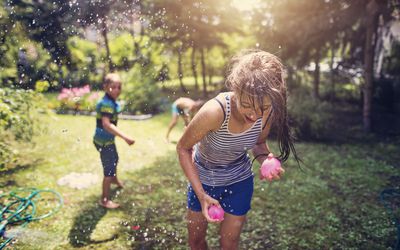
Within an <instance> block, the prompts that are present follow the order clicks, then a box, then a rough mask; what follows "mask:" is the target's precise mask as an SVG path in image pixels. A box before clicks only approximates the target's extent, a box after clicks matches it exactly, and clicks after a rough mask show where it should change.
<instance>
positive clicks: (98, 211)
mask: <svg viewBox="0 0 400 250" xmlns="http://www.w3.org/2000/svg"><path fill="white" fill-rule="evenodd" d="M117 190H118V189H112V190H111V196H112V197H113V196H115V194H116V191H117ZM98 199H99V197H97V196H96V197H95V198H92V199H90V201H91V202H87V204H93V205H91V206H89V207H86V208H84V209H83V210H82V211H81V213H80V214H79V216H77V217H76V218H75V219H74V224H73V225H72V228H71V231H70V232H69V235H68V238H69V242H70V244H71V245H72V246H73V247H82V246H86V245H91V244H100V243H104V242H108V241H113V240H115V239H116V238H118V235H113V236H111V237H110V238H108V239H104V240H92V239H91V235H92V233H93V231H94V230H95V228H96V225H97V223H99V221H100V220H101V219H102V218H103V217H104V216H105V215H106V213H107V209H106V208H103V207H101V206H100V205H98V204H97V200H98Z"/></svg>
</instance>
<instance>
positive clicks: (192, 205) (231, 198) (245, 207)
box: [187, 176, 254, 216]
mask: <svg viewBox="0 0 400 250" xmlns="http://www.w3.org/2000/svg"><path fill="white" fill-rule="evenodd" d="M203 188H204V191H205V192H206V193H207V194H208V195H209V196H211V197H212V198H214V199H216V200H218V202H219V204H220V205H221V206H222V208H223V209H224V211H225V212H226V213H229V214H233V215H237V216H242V215H246V213H247V212H248V211H249V210H250V208H251V198H252V197H253V190H254V180H253V176H251V177H249V178H247V179H245V180H243V181H240V182H237V183H234V184H232V185H228V186H218V187H213V186H207V185H204V184H203ZM187 206H188V208H189V209H190V210H192V211H195V212H200V211H201V205H200V201H199V199H198V198H197V196H196V193H195V192H194V190H193V188H192V186H191V185H190V184H189V186H188V195H187Z"/></svg>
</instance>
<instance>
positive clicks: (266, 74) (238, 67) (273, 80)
mask: <svg viewBox="0 0 400 250" xmlns="http://www.w3.org/2000/svg"><path fill="white" fill-rule="evenodd" d="M225 85H226V87H227V88H228V89H229V90H231V91H233V92H234V93H235V95H236V96H237V98H238V101H239V102H241V100H242V97H243V96H248V97H250V100H251V101H252V104H253V107H254V109H255V106H256V103H257V104H258V105H259V107H263V106H264V105H263V102H264V97H268V98H269V99H270V100H271V110H270V111H269V112H272V113H271V119H270V121H271V122H272V125H273V127H274V128H276V129H277V131H276V132H277V140H278V144H279V151H280V155H279V156H278V159H280V160H281V161H282V162H284V161H286V160H287V159H288V158H289V155H290V153H291V152H292V153H293V156H294V158H295V159H296V161H297V163H298V164H299V163H300V162H301V159H300V158H299V157H298V155H297V153H296V149H295V147H294V137H293V135H292V133H291V131H290V127H289V122H288V120H289V119H288V112H287V105H286V103H287V89H286V83H285V80H284V66H283V64H282V62H281V61H280V59H279V58H278V57H277V56H275V55H273V54H271V53H268V52H265V51H262V50H246V51H242V52H241V53H240V54H239V55H237V56H235V57H233V58H232V61H231V63H230V66H229V68H228V70H227V75H226V80H225Z"/></svg>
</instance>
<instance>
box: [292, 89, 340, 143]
mask: <svg viewBox="0 0 400 250" xmlns="http://www.w3.org/2000/svg"><path fill="white" fill-rule="evenodd" d="M333 110H334V109H333V106H332V104H330V103H329V102H327V101H317V100H313V99H311V98H310V97H309V96H303V95H301V96H291V97H290V98H289V99H288V112H289V117H290V121H291V123H292V124H291V125H292V127H294V133H295V135H296V137H298V138H301V139H325V138H327V137H328V135H329V131H330V129H329V127H330V124H331V123H332V120H333V114H332V113H333Z"/></svg>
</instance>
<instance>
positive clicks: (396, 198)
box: [380, 188, 400, 250]
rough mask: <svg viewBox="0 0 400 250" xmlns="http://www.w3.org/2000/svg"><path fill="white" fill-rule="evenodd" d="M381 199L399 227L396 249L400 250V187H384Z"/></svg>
mask: <svg viewBox="0 0 400 250" xmlns="http://www.w3.org/2000/svg"><path fill="white" fill-rule="evenodd" d="M380 200H381V202H382V203H383V205H384V206H385V208H386V209H387V210H388V211H389V214H390V215H391V217H392V219H393V222H394V224H395V225H396V227H397V242H396V246H395V247H394V249H395V250H400V218H399V209H400V189H394V188H390V189H389V188H388V189H384V190H383V191H382V192H381V194H380ZM396 206H397V207H396Z"/></svg>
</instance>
